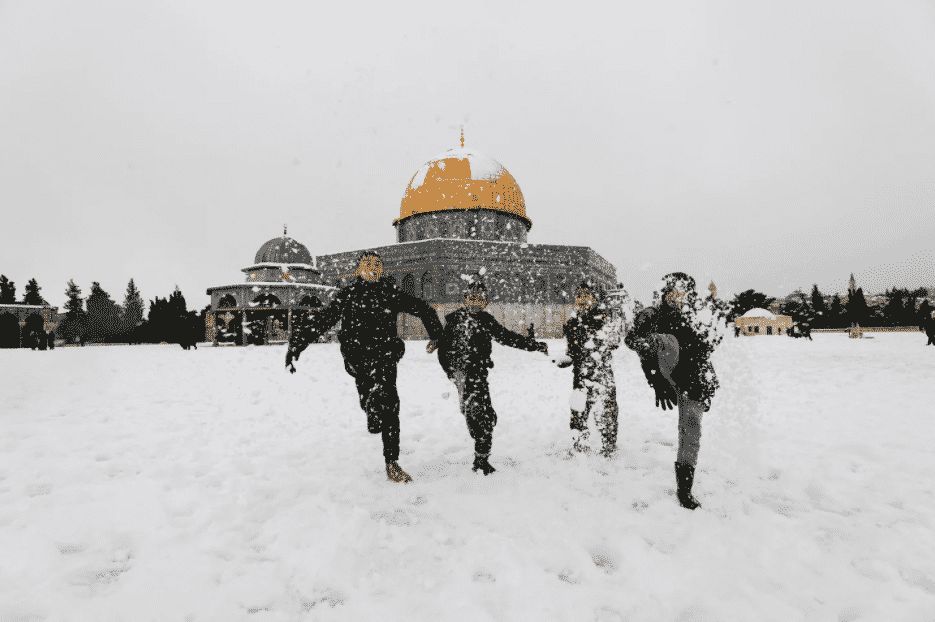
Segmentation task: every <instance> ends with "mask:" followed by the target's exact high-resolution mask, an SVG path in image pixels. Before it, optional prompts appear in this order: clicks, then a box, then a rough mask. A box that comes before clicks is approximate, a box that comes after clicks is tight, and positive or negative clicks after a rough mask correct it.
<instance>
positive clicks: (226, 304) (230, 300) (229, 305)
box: [218, 294, 237, 309]
mask: <svg viewBox="0 0 935 622" xmlns="http://www.w3.org/2000/svg"><path fill="white" fill-rule="evenodd" d="M235 308H237V299H236V298H234V296H233V295H231V294H225V295H224V296H223V297H222V298H221V299H220V300H219V301H218V309H235Z"/></svg>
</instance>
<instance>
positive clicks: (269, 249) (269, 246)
mask: <svg viewBox="0 0 935 622" xmlns="http://www.w3.org/2000/svg"><path fill="white" fill-rule="evenodd" d="M253 262H254V263H255V264H265V263H278V264H311V263H312V255H311V253H309V252H308V249H307V248H306V247H305V245H304V244H301V243H299V242H296V241H295V240H293V239H292V238H290V237H286V236H285V235H283V236H282V237H281V238H273V239H272V240H270V241H269V242H267V243H266V244H264V245H263V246H261V247H260V250H258V251H257V252H256V259H254V260H253Z"/></svg>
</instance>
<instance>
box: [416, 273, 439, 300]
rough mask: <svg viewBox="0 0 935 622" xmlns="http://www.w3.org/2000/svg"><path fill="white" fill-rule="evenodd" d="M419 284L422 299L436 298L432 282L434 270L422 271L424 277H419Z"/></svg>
mask: <svg viewBox="0 0 935 622" xmlns="http://www.w3.org/2000/svg"><path fill="white" fill-rule="evenodd" d="M419 284H420V286H421V289H422V299H423V300H435V288H434V287H433V283H432V272H431V271H428V272H424V273H422V277H421V278H420V279H419Z"/></svg>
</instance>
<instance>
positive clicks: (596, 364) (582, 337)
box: [562, 306, 620, 387]
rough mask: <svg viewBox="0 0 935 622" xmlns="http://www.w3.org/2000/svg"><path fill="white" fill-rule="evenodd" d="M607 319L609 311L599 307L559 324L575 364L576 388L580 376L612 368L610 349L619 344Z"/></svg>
mask: <svg viewBox="0 0 935 622" xmlns="http://www.w3.org/2000/svg"><path fill="white" fill-rule="evenodd" d="M610 322H611V314H610V311H608V310H607V309H602V308H601V307H600V306H598V307H594V308H593V309H590V310H588V311H585V312H584V313H582V314H581V315H578V316H574V317H572V318H570V319H569V320H568V321H567V322H565V325H564V326H563V327H562V333H563V334H564V335H565V339H566V341H567V343H568V356H569V357H570V358H571V360H572V364H573V365H574V367H573V370H574V384H575V387H578V385H579V384H580V382H579V381H580V379H581V378H592V379H593V378H595V377H596V376H598V375H600V374H601V373H605V372H606V371H608V370H610V369H611V362H612V360H613V351H614V350H616V349H617V347H618V346H619V345H620V336H619V334H617V332H616V330H614V327H613V326H610V325H609V324H610ZM605 327H606V329H607V330H604V329H605Z"/></svg>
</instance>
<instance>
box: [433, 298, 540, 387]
mask: <svg viewBox="0 0 935 622" xmlns="http://www.w3.org/2000/svg"><path fill="white" fill-rule="evenodd" d="M492 340H496V341H497V342H498V343H500V344H502V345H505V346H509V347H511V348H518V349H520V350H527V351H529V352H534V351H535V350H536V348H537V347H538V345H539V344H538V342H537V341H536V340H535V339H534V338H532V337H529V336H527V335H521V334H519V333H514V332H513V331H511V330H508V329H507V328H504V327H503V326H502V325H501V324H500V323H499V322H497V320H496V319H494V317H493V316H492V315H490V314H489V313H487V312H486V311H479V312H477V313H471V312H470V311H468V310H467V309H465V308H464V307H462V308H460V309H458V310H457V311H454V312H452V313H449V314H448V315H446V316H445V331H444V336H443V337H442V339H441V341H440V342H439V348H438V362H439V364H440V365H441V366H442V369H443V370H445V373H446V374H447V375H448V376H449V377H451V375H452V373H454V372H455V371H466V372H468V373H474V374H476V373H486V371H487V370H488V369H489V368H491V367H493V361H492V360H491V359H490V354H491V342H492Z"/></svg>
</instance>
